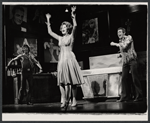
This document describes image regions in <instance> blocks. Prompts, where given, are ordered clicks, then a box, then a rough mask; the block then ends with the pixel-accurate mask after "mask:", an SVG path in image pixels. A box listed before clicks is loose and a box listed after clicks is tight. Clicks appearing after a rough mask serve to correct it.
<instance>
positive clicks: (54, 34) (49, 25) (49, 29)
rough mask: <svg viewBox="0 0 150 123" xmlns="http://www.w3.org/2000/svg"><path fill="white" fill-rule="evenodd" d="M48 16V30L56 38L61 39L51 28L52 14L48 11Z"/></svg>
mask: <svg viewBox="0 0 150 123" xmlns="http://www.w3.org/2000/svg"><path fill="white" fill-rule="evenodd" d="M46 18H47V22H46V24H47V30H48V33H49V34H50V35H51V36H52V37H53V38H55V39H57V40H59V35H57V34H56V33H54V32H53V31H52V29H51V24H50V18H51V15H50V14H49V13H48V14H46Z"/></svg>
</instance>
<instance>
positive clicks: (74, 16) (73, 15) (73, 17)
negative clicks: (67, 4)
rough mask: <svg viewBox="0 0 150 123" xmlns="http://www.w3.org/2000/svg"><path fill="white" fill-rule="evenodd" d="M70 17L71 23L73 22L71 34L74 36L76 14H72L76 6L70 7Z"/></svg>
mask: <svg viewBox="0 0 150 123" xmlns="http://www.w3.org/2000/svg"><path fill="white" fill-rule="evenodd" d="M71 10H72V11H71V17H72V21H73V29H72V34H73V36H75V31H76V27H77V22H76V14H75V13H74V12H75V10H76V6H73V7H71Z"/></svg>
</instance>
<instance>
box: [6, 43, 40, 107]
mask: <svg viewBox="0 0 150 123" xmlns="http://www.w3.org/2000/svg"><path fill="white" fill-rule="evenodd" d="M22 50H23V53H22V54H20V55H18V56H17V57H15V58H13V59H12V60H11V61H10V62H9V63H8V65H7V68H8V67H9V66H10V65H11V63H12V62H13V61H15V60H18V59H20V60H21V63H22V64H21V65H22V74H21V85H20V89H19V96H18V99H19V103H22V100H23V92H24V90H25V89H26V88H25V86H26V81H28V85H29V91H28V93H27V100H26V101H27V104H28V105H32V102H31V96H32V91H33V68H34V64H36V65H37V66H38V67H39V69H40V71H39V73H41V72H42V67H41V65H40V63H39V62H38V61H37V60H36V59H35V58H34V57H33V55H31V54H30V47H29V46H28V45H27V44H24V45H23V47H22Z"/></svg>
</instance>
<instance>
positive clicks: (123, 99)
mask: <svg viewBox="0 0 150 123" xmlns="http://www.w3.org/2000/svg"><path fill="white" fill-rule="evenodd" d="M130 100H131V99H130V98H120V100H117V102H128V101H130Z"/></svg>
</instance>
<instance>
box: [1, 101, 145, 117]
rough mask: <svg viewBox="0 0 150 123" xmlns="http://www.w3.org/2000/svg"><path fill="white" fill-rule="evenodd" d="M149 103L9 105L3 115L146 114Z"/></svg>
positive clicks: (87, 102) (5, 106) (3, 107)
mask: <svg viewBox="0 0 150 123" xmlns="http://www.w3.org/2000/svg"><path fill="white" fill-rule="evenodd" d="M145 112H147V101H146V100H144V101H141V102H133V101H130V102H116V99H107V100H90V101H89V100H88V101H87V100H78V101H77V106H76V107H71V106H70V105H69V106H68V108H67V110H65V109H64V108H60V103H59V102H57V103H34V105H27V104H18V105H14V104H7V105H3V106H2V113H120V114H121V113H145Z"/></svg>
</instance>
